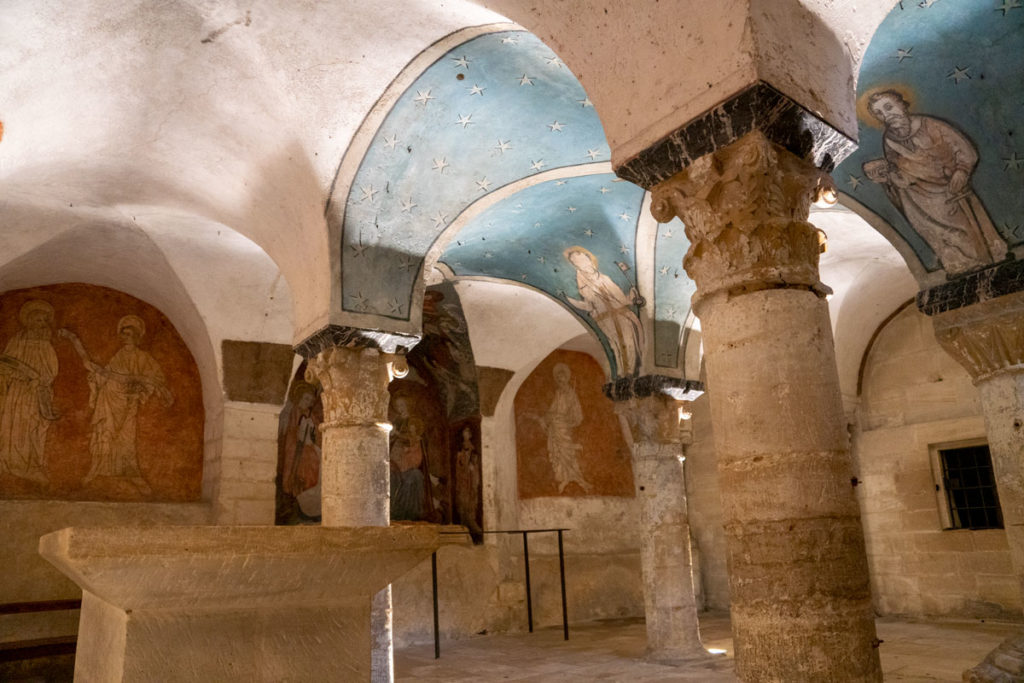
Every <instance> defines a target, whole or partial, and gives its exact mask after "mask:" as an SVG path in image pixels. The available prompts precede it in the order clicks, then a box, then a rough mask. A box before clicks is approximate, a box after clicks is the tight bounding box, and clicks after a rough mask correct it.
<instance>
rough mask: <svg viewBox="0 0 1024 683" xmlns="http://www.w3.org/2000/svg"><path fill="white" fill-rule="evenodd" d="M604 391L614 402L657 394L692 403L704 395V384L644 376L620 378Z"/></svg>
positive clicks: (673, 378) (657, 376) (694, 381)
mask: <svg viewBox="0 0 1024 683" xmlns="http://www.w3.org/2000/svg"><path fill="white" fill-rule="evenodd" d="M602 389H603V390H604V395H605V396H607V397H608V398H610V399H611V400H613V401H628V400H629V399H631V398H646V397H648V396H654V395H655V394H666V395H668V396H671V397H672V398H675V399H677V400H680V401H683V400H687V401H692V400H693V399H695V398H697V397H698V396H700V395H701V394H702V393H704V384H703V383H702V382H698V381H696V380H692V379H679V378H678V377H667V376H665V375H644V376H643V377H620V378H619V379H617V380H615V381H614V382H608V384H605V385H604V386H603V387H602Z"/></svg>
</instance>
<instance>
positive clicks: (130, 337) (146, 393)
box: [59, 315, 174, 483]
mask: <svg viewBox="0 0 1024 683" xmlns="http://www.w3.org/2000/svg"><path fill="white" fill-rule="evenodd" d="M145 333H146V324H145V323H144V322H143V321H142V319H141V318H139V317H138V316H135V315H126V316H124V317H123V318H121V319H120V320H119V321H118V323H117V336H118V339H119V340H120V342H121V348H120V349H118V350H117V352H116V353H115V354H114V355H113V356H112V357H111V359H110V361H109V362H108V363H107V364H106V365H105V366H101V365H100V364H99V363H96V362H95V361H93V360H92V359H91V358H90V357H89V354H88V353H87V352H86V350H85V347H84V346H82V342H81V340H79V338H78V337H77V336H76V335H75V333H74V332H71V331H70V330H66V329H62V330H60V332H59V334H60V335H61V336H64V337H66V338H67V339H68V340H69V341H70V342H71V344H72V345H73V346H74V347H75V351H76V352H77V353H78V355H79V357H80V358H81V359H82V363H83V364H84V365H85V369H86V371H88V373H89V377H88V380H89V408H90V409H91V410H92V419H91V425H92V433H91V435H90V438H89V455H90V456H91V457H92V466H91V467H90V468H89V472H88V474H86V475H85V480H84V481H85V483H88V482H90V481H92V480H93V479H95V478H96V477H98V476H101V477H124V478H128V479H133V480H136V481H138V482H141V483H144V479H143V478H142V472H141V471H140V470H139V463H138V458H137V457H136V428H137V423H138V413H139V408H140V407H141V406H142V405H143V404H144V403H146V401H148V400H149V399H150V398H151V397H152V396H156V397H157V398H159V399H160V401H161V402H162V403H163V405H164V406H170V405H171V404H172V403H173V401H174V397H173V396H172V395H171V392H170V390H168V388H167V383H166V381H165V380H164V374H163V372H162V371H161V369H160V366H159V365H158V364H157V362H156V361H155V360H154V359H153V357H152V356H151V355H149V354H148V353H146V352H145V351H143V350H142V349H140V348H139V341H140V340H141V339H142V336H143V335H144V334H145Z"/></svg>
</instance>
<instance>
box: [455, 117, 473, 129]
mask: <svg viewBox="0 0 1024 683" xmlns="http://www.w3.org/2000/svg"><path fill="white" fill-rule="evenodd" d="M471 123H473V115H472V114H470V115H469V116H463V115H462V114H459V120H458V121H456V122H455V125H456V126H459V125H461V126H462V129H463V130H465V129H466V126H468V125H470V124H471Z"/></svg>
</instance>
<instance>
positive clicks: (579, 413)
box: [515, 350, 634, 498]
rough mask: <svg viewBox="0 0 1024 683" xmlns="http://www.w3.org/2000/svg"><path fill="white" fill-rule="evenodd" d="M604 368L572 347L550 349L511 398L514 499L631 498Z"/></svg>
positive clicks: (626, 457) (625, 459)
mask: <svg viewBox="0 0 1024 683" xmlns="http://www.w3.org/2000/svg"><path fill="white" fill-rule="evenodd" d="M603 383H604V372H603V371H602V370H601V366H600V365H599V364H598V363H597V361H595V360H594V359H593V358H591V357H590V356H588V355H587V354H585V353H580V352H578V351H563V350H559V351H555V352H554V353H552V354H551V355H549V356H548V357H547V358H545V359H544V360H543V361H541V363H540V364H539V365H538V366H537V367H536V368H535V369H534V370H533V372H532V373H530V376H529V377H528V378H527V379H526V381H525V382H523V385H522V386H521V387H520V388H519V392H518V393H517V394H516V398H515V420H516V459H517V472H518V482H519V497H520V498H538V497H542V496H568V497H582V496H626V497H628V496H633V495H634V491H633V469H632V465H631V459H630V458H631V456H630V453H629V448H628V446H627V445H626V442H625V440H624V439H623V436H622V431H621V427H620V424H619V419H618V417H617V416H616V415H615V410H614V406H613V404H612V402H611V401H609V400H608V399H607V398H606V397H605V396H604V394H603V393H602V391H601V386H602V384H603Z"/></svg>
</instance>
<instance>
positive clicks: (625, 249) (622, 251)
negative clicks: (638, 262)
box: [619, 244, 629, 254]
mask: <svg viewBox="0 0 1024 683" xmlns="http://www.w3.org/2000/svg"><path fill="white" fill-rule="evenodd" d="M619 253H620V254H628V253H629V247H627V246H626V245H625V244H620V245H619Z"/></svg>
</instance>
